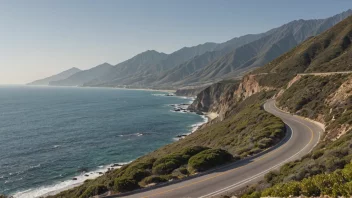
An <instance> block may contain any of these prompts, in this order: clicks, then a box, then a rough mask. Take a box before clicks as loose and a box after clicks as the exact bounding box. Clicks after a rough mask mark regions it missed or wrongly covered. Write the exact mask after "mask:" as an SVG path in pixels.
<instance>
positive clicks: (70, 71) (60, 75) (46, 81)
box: [27, 67, 81, 85]
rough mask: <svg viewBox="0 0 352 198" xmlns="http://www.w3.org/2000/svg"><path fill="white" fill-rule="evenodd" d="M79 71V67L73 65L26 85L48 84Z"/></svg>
mask: <svg viewBox="0 0 352 198" xmlns="http://www.w3.org/2000/svg"><path fill="white" fill-rule="evenodd" d="M80 71H81V70H80V69H78V68H76V67H73V68H71V69H68V70H66V71H63V72H61V73H58V74H56V75H53V76H50V77H47V78H44V79H40V80H36V81H33V82H31V83H28V84H27V85H49V84H50V82H52V81H58V80H63V79H66V78H68V77H70V76H72V75H73V74H75V73H77V72H80Z"/></svg>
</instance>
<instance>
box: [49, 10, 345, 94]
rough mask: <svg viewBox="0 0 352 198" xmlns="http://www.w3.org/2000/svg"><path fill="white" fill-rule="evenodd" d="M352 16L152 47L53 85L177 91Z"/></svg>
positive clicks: (235, 74) (256, 63) (257, 61)
mask: <svg viewBox="0 0 352 198" xmlns="http://www.w3.org/2000/svg"><path fill="white" fill-rule="evenodd" d="M351 14H352V10H348V11H346V12H343V13H340V14H338V15H335V16H333V17H330V18H327V19H314V20H302V19H301V20H295V21H292V22H290V23H287V24H285V25H282V26H280V27H278V28H274V29H271V30H269V31H267V32H265V33H261V34H248V35H245V36H241V37H237V38H233V39H231V40H229V41H226V42H224V43H204V44H201V45H197V46H193V47H184V48H182V49H180V50H177V51H175V52H173V53H171V54H165V53H160V52H157V51H155V50H148V51H145V52H143V53H140V54H138V55H136V56H134V57H133V58H131V59H129V60H126V61H124V62H122V63H119V64H117V65H115V66H114V67H113V68H109V69H108V70H107V71H108V72H105V73H104V72H102V73H99V74H98V75H96V76H95V77H94V76H90V77H87V78H84V77H81V76H80V75H81V74H77V75H76V76H72V77H71V78H68V79H67V80H58V81H56V82H52V83H50V84H51V85H69V86H77V85H83V86H106V87H115V86H123V87H134V88H146V87H147V88H164V89H165V88H172V89H174V88H180V87H185V86H201V85H203V84H205V83H214V82H218V81H221V80H223V79H230V78H240V77H241V76H242V75H244V74H245V73H246V72H249V71H251V70H253V69H255V68H257V67H261V66H263V65H265V64H266V63H268V62H270V61H272V60H274V59H275V58H277V57H279V56H280V55H282V54H284V53H286V52H287V51H289V50H291V49H293V48H294V47H296V46H297V45H298V44H300V43H302V42H303V41H305V40H307V39H309V38H310V37H312V36H316V35H317V34H319V33H321V32H323V31H325V30H326V29H328V28H330V27H332V26H333V25H335V24H336V23H338V22H340V21H341V20H343V19H345V18H346V17H347V16H349V15H351ZM104 71H105V70H104ZM93 73H94V72H93ZM75 78H78V79H75ZM79 78H84V80H80V79H79Z"/></svg>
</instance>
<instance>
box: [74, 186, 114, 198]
mask: <svg viewBox="0 0 352 198" xmlns="http://www.w3.org/2000/svg"><path fill="white" fill-rule="evenodd" d="M107 191H108V188H107V187H106V186H104V185H95V186H90V187H88V188H87V190H85V191H84V192H83V194H82V195H81V196H80V198H89V197H92V196H95V195H100V194H103V193H105V192H107Z"/></svg>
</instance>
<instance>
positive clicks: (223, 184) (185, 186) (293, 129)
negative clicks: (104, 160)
mask: <svg viewBox="0 0 352 198" xmlns="http://www.w3.org/2000/svg"><path fill="white" fill-rule="evenodd" d="M264 109H265V110H266V111H267V112H269V113H272V114H274V115H275V116H277V117H280V118H281V119H282V120H283V121H284V122H285V124H286V125H287V129H288V130H287V131H288V133H287V135H286V137H285V138H284V139H283V140H282V141H281V142H280V143H279V144H278V145H277V146H275V147H273V148H272V149H269V150H268V151H267V152H265V153H263V154H262V155H260V156H256V157H253V158H249V159H244V160H241V161H239V162H236V163H233V164H229V165H227V166H224V167H221V168H218V169H216V170H213V171H211V172H209V173H207V174H204V175H202V176H198V177H193V178H191V179H188V180H184V181H181V182H178V183H173V184H170V185H165V186H161V187H158V188H154V189H144V190H142V191H137V192H135V193H134V194H131V195H124V196H123V197H129V198H135V197H153V198H161V197H162V198H183V197H184V198H186V197H199V198H206V197H215V196H219V195H222V194H225V193H226V192H228V191H234V190H237V189H239V188H242V187H244V186H246V185H248V184H250V183H254V182H256V181H259V180H260V179H262V178H263V176H264V175H265V174H266V173H267V172H269V171H271V170H274V169H278V168H279V167H280V166H282V165H283V164H285V163H286V162H289V161H293V160H295V159H299V158H300V157H302V156H303V155H305V154H307V153H309V152H310V151H311V150H312V149H313V147H314V146H315V145H316V144H317V143H318V141H319V138H320V133H321V132H322V131H323V129H322V128H321V127H320V126H318V125H317V124H315V123H313V122H310V121H308V120H306V119H303V118H300V117H297V116H292V115H290V114H287V113H285V112H282V111H281V110H279V109H278V108H277V107H276V106H275V103H274V101H273V100H271V101H268V102H266V103H265V105H264ZM111 197H113V196H111Z"/></svg>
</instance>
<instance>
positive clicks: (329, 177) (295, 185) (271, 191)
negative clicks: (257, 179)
mask: <svg viewBox="0 0 352 198" xmlns="http://www.w3.org/2000/svg"><path fill="white" fill-rule="evenodd" d="M248 195H250V194H248ZM261 195H262V196H278V197H288V196H300V195H304V196H308V197H312V196H321V195H328V196H332V197H338V196H344V197H350V196H352V163H351V164H348V165H346V166H345V167H344V168H343V169H342V170H341V169H339V170H336V171H334V172H333V173H329V174H326V173H324V174H319V175H315V176H313V177H308V178H305V179H303V180H302V181H300V182H298V181H290V182H287V183H279V184H276V185H274V186H272V187H270V188H267V189H264V190H263V192H261ZM246 196H247V195H246Z"/></svg>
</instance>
